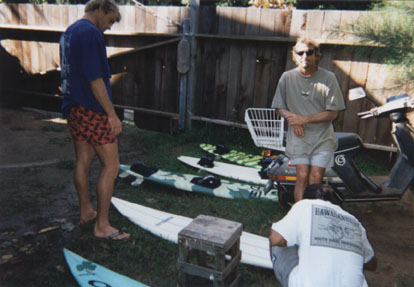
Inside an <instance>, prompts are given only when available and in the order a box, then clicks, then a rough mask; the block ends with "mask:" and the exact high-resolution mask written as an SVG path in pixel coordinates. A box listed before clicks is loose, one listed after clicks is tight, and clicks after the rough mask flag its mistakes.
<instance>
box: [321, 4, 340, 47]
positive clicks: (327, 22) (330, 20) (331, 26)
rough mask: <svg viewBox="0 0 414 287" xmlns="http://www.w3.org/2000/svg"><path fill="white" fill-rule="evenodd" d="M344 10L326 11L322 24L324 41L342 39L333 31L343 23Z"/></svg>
mask: <svg viewBox="0 0 414 287" xmlns="http://www.w3.org/2000/svg"><path fill="white" fill-rule="evenodd" d="M341 17H342V12H341V11H329V12H326V13H324V19H323V24H322V34H321V39H322V40H323V41H327V40H335V39H341V38H340V37H338V35H336V34H335V33H333V31H334V30H335V28H336V27H338V26H339V25H340V23H341Z"/></svg>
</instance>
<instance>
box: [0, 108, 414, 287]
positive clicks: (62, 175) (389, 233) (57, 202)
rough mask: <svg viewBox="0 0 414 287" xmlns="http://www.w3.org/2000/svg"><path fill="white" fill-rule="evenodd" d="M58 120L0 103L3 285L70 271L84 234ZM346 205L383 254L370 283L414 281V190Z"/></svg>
mask: <svg viewBox="0 0 414 287" xmlns="http://www.w3.org/2000/svg"><path fill="white" fill-rule="evenodd" d="M54 117H56V114H53V113H40V112H37V111H30V110H22V109H7V108H0V134H1V141H0V180H1V191H0V286H38V285H37V283H36V279H35V278H36V276H38V274H42V273H45V272H47V273H48V274H52V275H50V276H52V277H53V276H56V277H58V276H69V275H63V274H64V272H63V270H64V268H65V267H64V266H63V264H64V263H63V262H62V252H61V250H62V248H63V247H64V246H65V244H66V243H67V242H69V241H71V240H76V238H77V237H78V236H79V230H78V229H79V228H78V227H77V221H78V205H77V197H76V192H75V189H74V186H73V183H72V173H71V169H72V167H73V156H74V154H73V150H72V142H71V139H70V136H69V133H68V132H67V129H66V126H65V125H64V124H62V123H55V122H51V121H50V120H51V119H53V118H54ZM123 137H124V138H127V135H123ZM130 152H133V151H130V150H128V144H127V140H122V141H120V158H121V161H122V158H123V157H124V156H125V155H126V154H128V153H130ZM93 164H94V165H96V166H98V163H97V162H96V161H94V163H93ZM92 176H93V175H92ZM345 209H347V210H349V211H350V212H351V213H353V214H354V215H356V216H357V217H358V218H359V219H360V220H361V222H362V223H363V224H364V225H365V227H366V229H367V232H368V236H369V239H370V241H371V243H372V245H373V247H374V249H375V252H376V256H377V259H378V269H377V271H375V272H366V276H367V280H368V283H369V285H370V286H373V287H412V286H414V242H413V241H414V196H413V193H412V192H406V194H405V195H404V197H403V199H402V200H401V201H399V202H386V203H364V204H352V205H351V204H347V205H345ZM68 282H71V281H70V279H68ZM275 285H276V284H275Z"/></svg>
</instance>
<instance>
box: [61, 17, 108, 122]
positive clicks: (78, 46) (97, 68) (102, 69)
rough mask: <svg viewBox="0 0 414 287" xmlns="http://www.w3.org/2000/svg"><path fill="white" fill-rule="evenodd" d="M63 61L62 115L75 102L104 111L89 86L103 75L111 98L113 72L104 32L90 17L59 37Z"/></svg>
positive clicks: (67, 112) (91, 108) (64, 114)
mask: <svg viewBox="0 0 414 287" xmlns="http://www.w3.org/2000/svg"><path fill="white" fill-rule="evenodd" d="M60 61H61V80H62V90H63V93H64V99H63V103H62V114H63V117H64V118H66V117H67V116H68V114H69V112H70V109H71V108H72V107H73V106H74V105H82V106H84V107H85V108H88V109H90V110H93V111H96V112H104V110H103V108H102V107H101V105H100V104H99V102H98V101H97V100H96V98H95V96H94V95H93V93H92V91H91V89H90V82H91V81H93V80H96V79H97V78H102V79H103V80H104V82H105V85H106V88H107V93H108V96H109V99H110V100H111V102H112V94H111V86H110V82H109V79H110V77H111V72H110V69H109V63H108V59H107V55H106V47H105V40H104V37H103V34H102V32H101V31H100V30H99V29H98V28H97V27H96V26H95V25H94V24H92V22H90V21H89V20H87V19H80V20H78V21H76V22H75V23H74V24H72V25H71V26H69V28H68V29H67V30H66V31H65V32H64V33H63V34H62V36H61V38H60Z"/></svg>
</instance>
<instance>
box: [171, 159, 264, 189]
mask: <svg viewBox="0 0 414 287" xmlns="http://www.w3.org/2000/svg"><path fill="white" fill-rule="evenodd" d="M178 160H180V161H182V162H183V163H185V164H188V165H189V166H192V167H195V168H198V169H201V170H205V171H207V172H209V173H211V174H216V175H220V176H223V177H227V178H231V179H236V180H241V181H244V182H248V183H251V184H257V185H262V186H263V185H266V183H267V181H268V180H267V179H262V178H261V177H260V175H259V170H258V169H257V168H253V167H247V166H241V165H236V164H229V163H224V162H219V161H214V166H213V167H205V166H202V165H199V164H198V162H199V160H200V159H199V158H195V157H190V156H180V157H178Z"/></svg>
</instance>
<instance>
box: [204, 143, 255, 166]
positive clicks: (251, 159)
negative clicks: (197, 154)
mask: <svg viewBox="0 0 414 287" xmlns="http://www.w3.org/2000/svg"><path fill="white" fill-rule="evenodd" d="M200 147H201V149H202V150H204V151H206V152H208V153H211V154H214V155H215V156H216V157H218V158H222V159H225V160H228V161H230V162H233V163H237V164H239V165H244V166H247V167H253V168H257V169H261V168H262V167H261V166H260V164H259V162H260V160H262V159H263V156H261V155H253V154H249V153H245V152H241V151H237V150H229V151H228V152H225V153H221V152H219V151H218V150H217V146H215V145H211V144H206V143H202V144H200Z"/></svg>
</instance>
